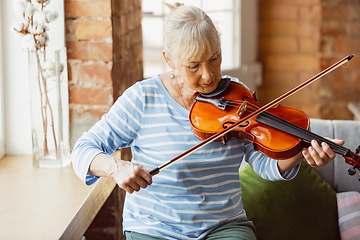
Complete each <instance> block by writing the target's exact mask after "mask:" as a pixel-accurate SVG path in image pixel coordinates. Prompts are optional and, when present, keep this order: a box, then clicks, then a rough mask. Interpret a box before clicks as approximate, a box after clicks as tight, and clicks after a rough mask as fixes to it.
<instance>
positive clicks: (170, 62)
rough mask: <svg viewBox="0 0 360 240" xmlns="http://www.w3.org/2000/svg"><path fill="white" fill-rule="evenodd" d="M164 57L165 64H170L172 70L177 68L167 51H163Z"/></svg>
mask: <svg viewBox="0 0 360 240" xmlns="http://www.w3.org/2000/svg"><path fill="white" fill-rule="evenodd" d="M163 56H164V59H165V62H166V63H167V64H168V66H169V67H170V68H171V69H174V68H175V64H174V62H173V61H172V60H171V58H170V57H169V54H167V53H166V52H165V51H163Z"/></svg>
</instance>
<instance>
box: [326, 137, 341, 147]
mask: <svg viewBox="0 0 360 240" xmlns="http://www.w3.org/2000/svg"><path fill="white" fill-rule="evenodd" d="M325 138H326V139H328V140H330V141H332V142H334V143H336V144H339V145H341V146H342V145H344V144H345V141H344V140H341V139H336V138H334V139H332V138H329V137H325Z"/></svg>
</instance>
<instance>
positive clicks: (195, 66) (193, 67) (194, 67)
mask: <svg viewBox="0 0 360 240" xmlns="http://www.w3.org/2000/svg"><path fill="white" fill-rule="evenodd" d="M198 67H199V65H193V66H188V68H190V69H196V68H198Z"/></svg>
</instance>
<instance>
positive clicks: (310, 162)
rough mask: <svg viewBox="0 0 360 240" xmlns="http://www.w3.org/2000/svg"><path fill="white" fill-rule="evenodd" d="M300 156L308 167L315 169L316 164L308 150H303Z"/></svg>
mask: <svg viewBox="0 0 360 240" xmlns="http://www.w3.org/2000/svg"><path fill="white" fill-rule="evenodd" d="M302 154H303V156H304V158H305V160H306V161H307V162H308V164H309V165H310V166H312V167H316V163H315V161H314V159H313V158H312V157H311V155H310V153H309V150H308V149H304V150H303V151H302Z"/></svg>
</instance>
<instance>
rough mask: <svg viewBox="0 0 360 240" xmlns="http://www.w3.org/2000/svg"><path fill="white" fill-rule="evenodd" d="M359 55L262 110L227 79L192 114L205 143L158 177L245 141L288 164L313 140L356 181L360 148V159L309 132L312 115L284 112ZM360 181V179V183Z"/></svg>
mask: <svg viewBox="0 0 360 240" xmlns="http://www.w3.org/2000/svg"><path fill="white" fill-rule="evenodd" d="M353 57H354V55H348V56H346V57H345V58H343V59H341V60H340V61H338V62H336V63H335V64H333V65H332V66H330V67H328V68H327V69H325V70H323V71H322V72H320V73H318V74H317V75H315V76H314V77H312V78H310V79H309V80H307V81H305V82H304V83H302V84H300V85H299V86H297V87H295V88H294V89H292V90H290V91H289V92H287V93H285V94H283V95H282V96H280V97H278V98H276V99H274V100H273V101H271V102H269V103H267V104H265V105H263V106H261V105H260V104H259V103H258V102H257V101H256V97H255V93H254V92H252V91H249V90H247V89H246V88H245V87H244V86H242V85H241V84H239V83H235V82H232V81H231V80H230V79H222V80H221V81H220V83H219V85H218V87H217V88H216V89H215V91H214V92H212V93H210V94H200V95H199V96H198V97H197V99H196V101H195V103H194V104H193V106H192V108H191V111H190V117H189V119H190V124H191V126H192V130H193V133H194V134H195V135H196V136H197V137H199V138H200V139H202V140H204V141H203V142H201V143H200V144H198V145H196V146H194V147H192V148H190V149H189V150H187V151H186V152H184V153H182V154H180V155H178V156H177V157H175V158H173V159H171V160H169V161H168V162H165V163H163V164H162V165H160V166H158V167H156V168H154V169H152V170H151V171H150V172H149V173H150V174H151V175H156V174H158V173H159V172H160V171H162V170H164V169H165V168H167V167H169V166H171V165H172V164H174V163H176V162H177V161H179V160H181V159H183V158H185V157H187V156H188V155H190V154H192V153H193V152H195V151H197V150H198V149H200V148H202V147H204V146H205V145H207V144H209V143H211V142H213V141H221V142H223V143H224V144H226V142H227V141H229V140H231V139H235V138H240V139H245V140H248V141H251V142H252V143H253V144H254V149H255V150H257V151H261V152H262V153H264V154H265V155H267V156H269V157H271V158H274V159H279V160H281V159H287V158H290V157H293V156H295V155H296V154H297V153H299V152H300V151H301V150H302V149H303V148H304V147H306V146H309V145H310V142H311V140H316V141H317V142H318V143H319V144H321V142H326V143H327V144H328V145H329V146H330V148H331V149H332V150H333V151H334V152H335V153H338V154H340V155H342V156H343V157H344V158H345V162H346V163H348V164H349V165H351V166H352V167H351V168H350V169H349V170H348V173H349V174H350V175H354V174H355V173H356V169H357V170H360V156H359V155H358V154H359V152H360V146H359V147H358V148H357V150H356V153H354V152H352V151H351V150H350V149H347V148H345V147H343V146H341V145H338V144H336V143H334V142H332V141H329V140H327V139H326V138H323V137H321V136H318V135H316V134H314V133H312V132H311V131H309V127H310V121H309V117H308V116H307V114H306V113H305V112H303V111H301V110H299V109H296V108H291V107H284V106H281V105H280V104H279V102H280V101H282V100H284V99H285V98H287V97H289V96H291V95H292V94H294V93H296V92H298V91H300V90H301V89H303V88H304V87H306V86H307V85H309V84H310V83H312V82H314V81H316V80H318V79H319V78H321V77H322V76H324V75H325V74H327V73H329V72H331V71H333V70H334V69H336V68H338V67H340V66H342V65H343V64H345V63H347V62H348V61H350V60H351V59H352V58H353ZM359 180H360V179H359Z"/></svg>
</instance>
